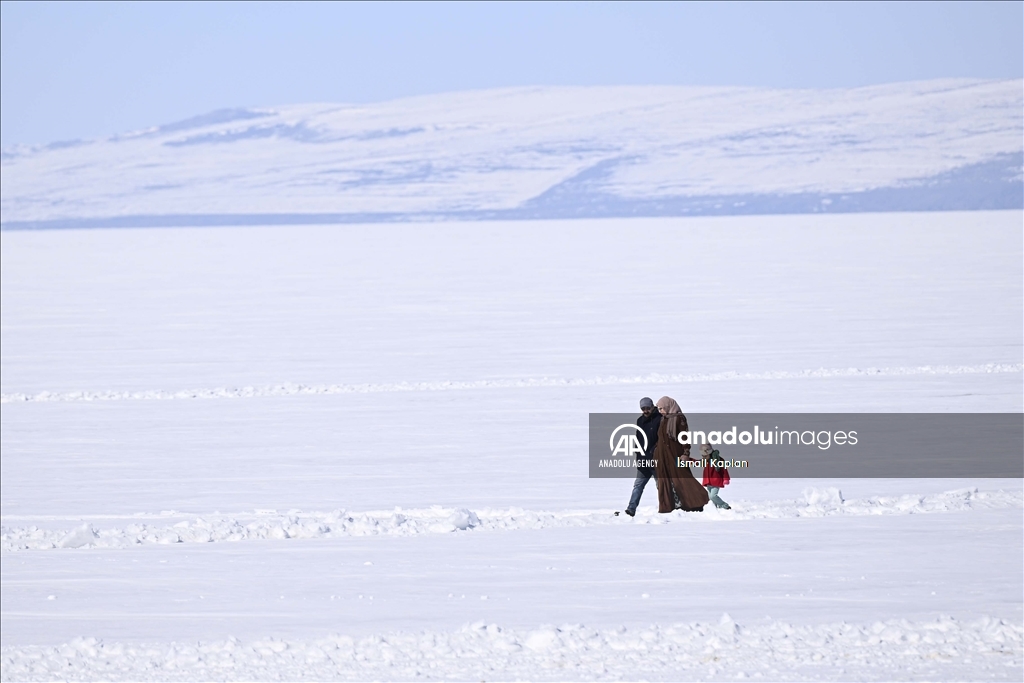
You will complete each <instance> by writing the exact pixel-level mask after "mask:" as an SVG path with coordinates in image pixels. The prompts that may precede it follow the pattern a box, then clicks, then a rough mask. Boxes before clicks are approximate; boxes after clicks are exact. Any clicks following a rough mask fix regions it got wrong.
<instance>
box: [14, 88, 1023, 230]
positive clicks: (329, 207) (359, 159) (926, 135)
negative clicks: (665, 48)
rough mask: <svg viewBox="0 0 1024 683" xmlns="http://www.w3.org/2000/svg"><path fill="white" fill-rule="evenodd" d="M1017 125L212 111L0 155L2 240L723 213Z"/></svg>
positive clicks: (751, 108) (735, 103)
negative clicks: (192, 219) (388, 220)
mask: <svg viewBox="0 0 1024 683" xmlns="http://www.w3.org/2000/svg"><path fill="white" fill-rule="evenodd" d="M1022 110H1024V97H1022V88H1021V81H1019V80H1010V81H977V80H937V81H922V82H914V83H898V84H892V85H882V86H870V87H862V88H850V89H832V90H777V89H765V88H740V87H661V86H658V87H655V86H643V87H641V86H630V87H578V88H571V87H536V88H510V89H500V90H484V91H471V92H457V93H449V94H443V95H430V96H422V97H413V98H407V99H400V100H394V101H389V102H383V103H378V104H360V105H351V104H307V105H290V106H275V107H262V108H256V109H233V110H222V111H217V112H212V113H210V114H208V115H204V116H197V117H195V118H193V119H189V120H186V121H181V122H178V123H174V124H169V125H165V126H160V127H154V128H151V129H146V130H140V131H135V132H132V133H127V134H124V135H119V136H116V137H112V138H108V139H104V140H92V141H69V142H59V143H54V144H51V145H48V146H38V147H28V146H20V147H12V148H9V149H5V150H4V155H3V162H2V164H3V165H2V170H3V172H2V174H0V210H2V214H3V221H4V223H16V222H32V221H46V220H55V219H86V218H98V217H103V218H108V217H118V216H161V215H197V214H199V215H223V214H234V215H237V214H256V215H263V214H288V215H303V214H306V215H308V214H324V213H326V214H387V215H395V216H405V217H410V216H416V215H418V214H433V215H454V214H459V213H462V212H467V211H468V212H474V211H475V212H487V211H508V210H525V209H528V210H531V211H533V212H534V213H536V214H537V215H540V216H544V217H557V216H553V215H552V214H551V212H552V211H554V212H556V213H558V212H565V211H568V212H570V214H571V213H572V212H574V211H576V210H578V208H579V205H580V204H588V203H592V202H598V203H604V204H606V205H607V204H609V202H611V203H612V204H614V203H616V202H626V203H627V204H628V203H629V202H635V201H639V200H660V199H667V200H670V199H673V198H685V197H712V198H713V197H726V196H731V197H733V200H731V201H732V203H735V204H737V205H738V206H740V205H742V204H743V203H744V201H745V200H742V199H737V198H738V197H743V196H745V195H758V196H771V195H777V194H786V195H790V194H794V193H826V194H827V193H850V192H861V191H865V190H873V189H877V188H897V187H901V186H905V185H906V184H908V183H913V182H919V181H922V180H927V179H929V178H932V177H935V176H937V175H940V174H943V173H947V172H950V171H953V170H955V169H958V168H962V167H965V166H970V165H972V164H979V163H983V162H986V161H989V160H992V159H993V158H995V157H997V156H999V155H1019V154H1020V153H1021V150H1022V142H1021V140H1022V135H1024V115H1022ZM1017 164H1018V165H1019V161H1018V162H1017ZM1015 175H1016V176H1019V175H1020V169H1019V168H1018V169H1017V172H1016V173H1015ZM1018 194H1019V192H1018ZM829 201H831V200H826V203H828V202H829ZM818 206H819V208H827V207H826V206H823V205H821V204H819V205H818ZM899 208H901V207H899V206H893V207H891V209H890V210H895V209H899ZM903 208H905V207H903ZM921 208H927V207H921ZM963 208H978V207H963ZM996 208H1010V207H996ZM647 210H654V209H650V207H648V209H647ZM875 210H877V209H875ZM741 212H743V211H742V209H741ZM558 215H562V214H561V213H558ZM572 215H575V214H572ZM619 215H623V214H619ZM625 215H632V214H628V213H627V214H625ZM644 215H652V214H644Z"/></svg>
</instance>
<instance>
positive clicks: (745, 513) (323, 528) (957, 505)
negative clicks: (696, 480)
mask: <svg viewBox="0 0 1024 683" xmlns="http://www.w3.org/2000/svg"><path fill="white" fill-rule="evenodd" d="M731 504H732V510H727V511H726V510H718V509H716V508H714V507H713V506H709V507H707V508H706V509H705V510H704V512H703V513H701V514H693V513H684V512H679V511H677V512H674V513H671V514H665V515H662V514H658V513H657V512H655V510H654V508H653V507H645V508H640V509H638V510H637V514H636V517H635V518H629V517H626V516H618V517H617V516H615V515H613V512H612V511H611V510H607V509H605V510H563V511H559V512H551V511H535V510H524V509H522V508H506V509H491V508H482V509H479V510H475V511H471V510H468V509H466V508H454V509H453V508H445V507H441V506H432V507H430V508H422V509H416V510H402V509H401V508H395V509H394V510H391V511H368V512H347V511H345V510H334V511H332V512H302V511H299V510H291V511H289V512H287V513H284V514H281V513H278V512H277V511H275V510H264V511H255V512H252V513H247V514H237V515H234V514H233V515H223V516H218V515H206V516H202V517H190V516H186V515H179V514H177V513H174V512H168V513H165V514H164V515H160V516H157V515H150V516H142V515H140V516H138V517H135V518H134V520H136V521H133V522H132V523H131V524H128V525H126V526H123V527H115V528H108V529H102V530H99V529H96V528H94V527H93V525H92V522H91V521H86V523H85V524H82V525H81V526H78V527H76V528H71V529H68V528H67V527H63V528H57V529H40V528H38V527H37V526H35V525H32V526H27V527H9V526H6V525H4V526H2V527H0V550H3V551H6V552H12V551H20V550H52V549H65V548H130V547H133V546H136V545H149V544H172V543H213V542H237V541H252V540H267V539H270V540H274V539H276V540H286V539H311V538H346V537H352V536H378V535H383V536H419V535H422V534H448V533H452V532H457V531H469V530H474V531H518V530H524V529H547V528H554V527H586V526H602V525H608V524H679V523H683V524H701V523H715V522H740V521H746V520H758V519H798V518H808V517H810V518H817V517H831V516H836V515H843V516H869V515H913V514H929V513H941V512H960V511H967V510H974V509H1006V508H1024V494H1022V493H1021V492H1020V491H1002V490H999V491H978V489H976V488H974V489H959V490H955V491H946V492H944V493H939V494H933V495H913V494H906V495H902V496H899V497H896V496H880V497H874V498H867V499H864V500H844V499H843V496H842V493H841V492H840V491H839V489H836V488H808V489H806V490H805V491H804V494H803V498H802V499H800V500H778V501H762V502H744V501H731ZM153 517H158V518H163V519H167V518H171V519H170V520H168V521H173V519H175V518H177V517H186V518H185V519H182V521H180V522H176V523H173V524H168V523H167V522H166V521H165V522H164V523H163V524H160V523H155V524H154V523H152V522H151V521H150V522H149V523H147V522H146V521H143V520H152V519H153ZM83 519H84V518H78V519H77V521H83ZM105 519H110V518H109V517H108V518H105ZM44 520H45V521H51V522H52V521H59V520H54V519H53V518H49V519H45V518H27V517H5V518H4V521H5V522H10V521H39V522H43V521H44ZM63 521H70V520H68V519H65V520H63Z"/></svg>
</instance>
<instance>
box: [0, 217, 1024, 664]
mask: <svg viewBox="0 0 1024 683" xmlns="http://www.w3.org/2000/svg"><path fill="white" fill-rule="evenodd" d="M1021 218H1022V216H1021V212H1020V211H1003V212H966V213H917V214H915V213H899V214H869V213H865V214H846V215H841V216H761V217H757V216H749V217H715V218H710V217H709V218H657V219H603V220H577V221H564V222H560V221H531V222H504V223H503V222H461V223H402V224H394V225H376V226H366V225H341V226H339V225H323V226H287V227H250V228H217V229H210V228H206V229H197V228H174V229H133V230H70V231H44V232H30V231H6V232H3V233H0V259H2V270H0V276H2V282H0V284H2V287H0V296H2V301H0V316H2V327H0V346H2V354H0V394H2V395H0V400H2V405H0V426H2V457H0V513H2V527H3V528H2V538H0V542H2V546H0V553H2V555H0V556H2V560H3V561H2V589H3V590H2V592H0V620H2V624H0V626H2V655H0V665H2V671H0V675H2V678H3V679H4V680H54V679H75V680H77V679H90V680H96V679H103V680H195V679H202V680H225V679H246V680H271V679H274V680H276V679H280V678H283V679H292V680H294V679H341V680H347V679H378V680H412V679H418V678H422V679H449V680H482V679H486V680H511V679H538V680H580V679H648V680H680V679H682V680H693V679H709V680H736V679H743V678H752V679H766V680H791V679H792V680H1020V679H1021V677H1022V675H1024V662H1022V658H1024V627H1022V619H1024V610H1022V594H1024V520H1022V511H1024V487H1022V482H1021V481H1020V480H983V479H978V480H961V479H958V480H950V479H914V480H893V479H885V478H878V479H857V480H800V479H792V480H749V479H736V480H735V481H734V482H733V484H732V485H730V486H729V487H728V488H726V489H725V491H724V492H723V497H724V498H725V499H726V500H728V501H729V502H730V503H731V504H732V505H733V508H734V509H733V510H732V511H728V512H721V511H716V510H707V511H705V512H704V513H701V514H700V515H696V514H690V515H685V514H683V513H674V514H672V515H658V514H656V513H655V512H654V509H653V508H652V507H651V505H652V504H653V502H654V499H655V495H654V492H653V485H652V488H650V489H649V490H648V492H647V493H646V494H645V498H644V500H643V501H642V503H641V509H640V512H639V514H638V515H637V517H636V519H629V518H626V517H615V516H613V515H612V511H613V510H621V509H622V507H623V506H624V505H625V503H626V500H627V498H628V494H629V488H630V485H631V482H629V481H625V480H614V479H613V480H591V479H588V478H587V444H586V438H587V414H588V413H589V412H618V411H629V410H633V409H634V407H635V406H636V403H637V400H638V399H639V398H640V397H641V396H644V395H649V396H653V397H655V398H657V397H658V396H660V395H662V394H669V395H672V396H674V397H675V398H677V399H678V400H679V402H680V404H681V405H682V406H683V409H684V411H690V412H702V411H703V412H724V411H743V412H757V411H766V412H767V411H774V412H782V411H798V412H799V411H825V412H833V411H835V412H840V411H850V412H869V411H876V412H913V411H920V412H932V411H934V412H982V411H1009V412H1020V411H1021V410H1024V380H1022V369H1024V366H1022V352H1024V340H1022V330H1024V230H1022V221H1021ZM979 448H984V444H979ZM880 474H884V473H880Z"/></svg>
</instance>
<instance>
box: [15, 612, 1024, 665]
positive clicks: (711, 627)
mask: <svg viewBox="0 0 1024 683" xmlns="http://www.w3.org/2000/svg"><path fill="white" fill-rule="evenodd" d="M1022 645H1024V628H1022V627H1021V625H1020V624H1019V623H1010V622H1007V621H1004V620H1002V619H992V618H982V619H976V620H972V621H969V622H961V621H957V620H955V619H952V618H949V617H943V618H938V619H935V620H932V621H908V620H906V619H889V620H885V621H876V622H874V623H870V624H847V623H830V624H823V625H816V626H801V625H793V624H788V623H786V622H784V621H775V620H766V621H764V622H760V623H753V624H742V625H741V624H738V623H736V622H735V621H734V620H733V619H732V618H731V617H730V616H729V615H728V614H722V617H721V618H720V619H719V620H718V622H717V623H677V624H673V625H665V626H657V625H653V626H650V627H648V628H633V629H629V628H625V627H622V628H618V629H599V628H588V627H587V626H584V625H581V624H566V625H562V626H559V627H555V626H552V625H543V626H539V627H538V628H536V629H533V630H530V631H523V630H514V629H507V628H502V627H501V626H499V625H498V624H493V623H491V624H488V623H486V622H484V621H479V622H476V623H473V624H467V625H466V626H463V627H462V628H461V629H458V630H456V631H450V632H437V631H424V632H421V633H401V632H394V633H384V634H379V635H375V636H370V637H365V638H351V637H349V636H344V635H333V636H329V637H325V638H319V639H316V640H310V641H305V642H303V641H294V640H284V639H273V638H269V639H262V640H254V641H248V642H243V641H239V640H237V639H235V638H230V639H227V640H220V641H214V642H198V643H171V644H167V643H131V644H122V643H116V642H115V643H106V642H103V641H100V640H97V639H96V638H77V639H75V640H72V641H71V642H68V643H65V644H63V645H60V646H58V647H21V648H15V647H5V648H3V650H2V653H0V656H2V657H3V680H24V681H48V680H54V679H60V680H72V681H76V680H97V679H102V680H108V681H124V680H133V681H150V680H158V681H188V680H265V679H267V678H274V679H283V680H323V681H326V680H435V679H441V680H480V681H483V680H495V679H497V680H539V681H545V680H559V681H569V680H638V679H646V680H737V679H755V680H757V679H762V678H763V679H767V680H794V681H799V680H810V681H829V680H843V681H845V680H891V679H898V680H961V681H971V680H984V681H1001V680H1007V681H1014V680H1020V677H1021V674H1022V667H1021V657H1022V656H1024V646H1022Z"/></svg>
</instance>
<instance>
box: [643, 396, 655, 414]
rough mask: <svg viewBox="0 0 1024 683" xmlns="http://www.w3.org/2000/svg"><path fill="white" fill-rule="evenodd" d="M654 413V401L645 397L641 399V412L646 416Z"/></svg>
mask: <svg viewBox="0 0 1024 683" xmlns="http://www.w3.org/2000/svg"><path fill="white" fill-rule="evenodd" d="M653 411H654V401H652V400H651V399H649V398H648V397H646V396H644V397H643V398H642V399H640V412H641V413H643V414H644V415H645V416H646V415H650V414H651V413H652V412H653Z"/></svg>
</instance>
